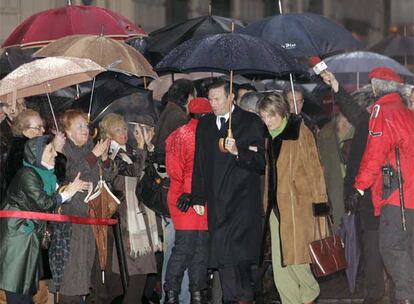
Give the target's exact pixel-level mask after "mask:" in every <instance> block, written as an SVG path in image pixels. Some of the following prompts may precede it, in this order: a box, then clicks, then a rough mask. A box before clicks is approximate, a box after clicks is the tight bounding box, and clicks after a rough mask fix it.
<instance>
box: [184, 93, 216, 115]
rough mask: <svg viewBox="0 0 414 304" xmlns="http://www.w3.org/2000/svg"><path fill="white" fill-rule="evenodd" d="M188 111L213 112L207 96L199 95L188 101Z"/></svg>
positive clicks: (194, 112)
mask: <svg viewBox="0 0 414 304" xmlns="http://www.w3.org/2000/svg"><path fill="white" fill-rule="evenodd" d="M188 111H189V112H190V113H193V114H207V113H211V112H213V109H212V108H211V105H210V103H209V102H208V99H207V98H204V97H197V98H193V99H191V100H190V102H189V103H188Z"/></svg>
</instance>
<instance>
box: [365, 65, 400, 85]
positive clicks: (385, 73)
mask: <svg viewBox="0 0 414 304" xmlns="http://www.w3.org/2000/svg"><path fill="white" fill-rule="evenodd" d="M368 78H369V79H372V78H378V79H382V80H389V81H395V82H398V83H402V79H401V77H400V76H398V74H397V73H395V72H394V70H392V69H390V68H387V67H377V68H374V69H372V70H371V72H369V74H368Z"/></svg>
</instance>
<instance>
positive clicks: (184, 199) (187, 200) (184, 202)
mask: <svg viewBox="0 0 414 304" xmlns="http://www.w3.org/2000/svg"><path fill="white" fill-rule="evenodd" d="M191 206H192V203H191V194H190V193H183V194H181V196H180V197H179V198H178V200H177V208H178V209H179V210H180V211H182V212H187V211H188V208H190V207H191Z"/></svg>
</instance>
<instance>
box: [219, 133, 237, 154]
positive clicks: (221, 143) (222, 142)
mask: <svg viewBox="0 0 414 304" xmlns="http://www.w3.org/2000/svg"><path fill="white" fill-rule="evenodd" d="M226 138H234V137H233V131H232V130H231V129H230V128H229V129H228V130H227V137H226ZM226 138H223V137H222V138H220V139H219V149H220V152H223V153H228V152H229V151H227V149H226V148H225V141H226Z"/></svg>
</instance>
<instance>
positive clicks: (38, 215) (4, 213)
mask: <svg viewBox="0 0 414 304" xmlns="http://www.w3.org/2000/svg"><path fill="white" fill-rule="evenodd" d="M2 217H3V218H4V217H7V218H10V217H12V218H21V219H31V220H40V221H50V222H71V223H73V224H81V225H107V226H108V225H115V224H116V223H117V222H118V220H116V219H110V218H92V217H83V216H74V215H63V214H53V213H43V212H33V211H19V210H0V218H2Z"/></svg>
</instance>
